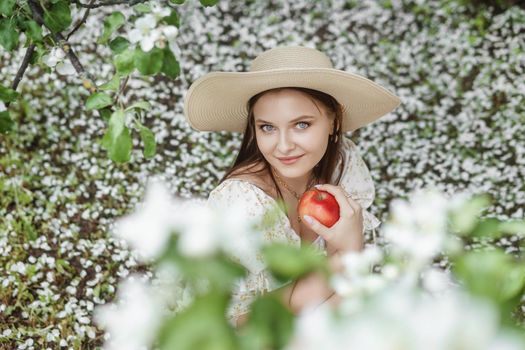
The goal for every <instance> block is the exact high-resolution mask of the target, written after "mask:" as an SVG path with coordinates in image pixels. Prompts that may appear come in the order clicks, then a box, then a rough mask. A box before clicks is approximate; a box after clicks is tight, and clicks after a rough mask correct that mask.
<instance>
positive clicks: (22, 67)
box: [5, 44, 35, 107]
mask: <svg viewBox="0 0 525 350" xmlns="http://www.w3.org/2000/svg"><path fill="white" fill-rule="evenodd" d="M33 52H35V44H31V45H29V46H28V47H27V50H26V53H25V55H24V59H23V60H22V64H21V65H20V68H18V71H17V72H16V75H15V80H13V84H11V89H13V90H15V91H16V89H17V88H18V84H19V83H20V81H21V80H22V78H23V77H24V73H25V71H26V69H27V66H29V60H30V59H31V56H32V55H33ZM9 104H11V102H7V103H6V104H5V106H6V107H9Z"/></svg>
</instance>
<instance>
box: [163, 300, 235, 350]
mask: <svg viewBox="0 0 525 350" xmlns="http://www.w3.org/2000/svg"><path fill="white" fill-rule="evenodd" d="M227 302H228V296H227V295H224V294H219V293H209V294H206V295H204V296H199V297H197V298H195V301H194V302H193V303H192V304H191V305H189V306H188V308H186V309H185V310H183V311H182V312H180V313H178V314H176V315H175V316H174V317H172V318H171V319H169V320H167V321H166V322H164V323H163V324H162V326H161V329H160V331H159V336H158V337H157V339H158V342H159V346H160V347H159V349H160V350H168V349H177V350H195V349H199V350H232V349H238V347H237V346H236V345H237V344H236V337H235V333H234V330H233V329H232V328H231V327H230V325H229V324H228V323H227V321H226V318H225V316H224V315H225V313H226V307H227ZM204 335H205V336H204Z"/></svg>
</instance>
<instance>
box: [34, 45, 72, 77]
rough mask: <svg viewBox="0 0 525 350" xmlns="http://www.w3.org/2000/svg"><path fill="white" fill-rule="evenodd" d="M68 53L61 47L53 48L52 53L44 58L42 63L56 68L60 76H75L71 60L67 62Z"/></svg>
mask: <svg viewBox="0 0 525 350" xmlns="http://www.w3.org/2000/svg"><path fill="white" fill-rule="evenodd" d="M65 58H66V53H65V52H64V50H62V48H60V47H56V46H55V47H53V48H52V49H51V51H50V52H49V53H47V54H45V55H44V56H42V61H43V62H44V63H45V64H46V65H48V66H49V67H51V68H55V69H56V71H57V72H58V73H59V74H62V75H70V74H74V73H75V72H76V71H75V67H73V65H72V64H71V62H70V61H69V60H66V59H65Z"/></svg>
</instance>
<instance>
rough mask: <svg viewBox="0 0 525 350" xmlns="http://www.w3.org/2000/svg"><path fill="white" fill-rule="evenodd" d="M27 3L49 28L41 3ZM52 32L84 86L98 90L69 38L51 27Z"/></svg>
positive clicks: (91, 89) (92, 90)
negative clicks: (82, 80) (68, 40)
mask: <svg viewBox="0 0 525 350" xmlns="http://www.w3.org/2000/svg"><path fill="white" fill-rule="evenodd" d="M27 3H28V4H29V7H30V8H31V12H32V13H33V18H34V19H35V20H36V22H37V23H38V24H40V25H43V26H45V27H46V28H47V29H49V28H48V27H47V26H46V25H45V23H44V19H43V12H44V11H43V9H42V7H40V4H38V3H37V2H36V1H35V0H28V1H27ZM49 31H50V32H51V35H52V36H53V39H55V41H56V42H58V43H59V45H60V47H61V48H62V50H64V52H65V53H66V55H67V57H68V58H69V61H70V62H71V64H72V65H73V67H74V68H75V71H76V72H77V74H78V75H80V77H82V78H83V79H84V83H83V85H84V87H86V88H87V89H88V90H90V91H91V92H94V91H96V89H97V88H96V84H95V83H94V82H95V79H93V78H92V77H91V75H90V74H89V73H88V72H86V70H85V69H84V67H83V66H82V63H80V60H79V59H78V57H77V55H75V53H74V52H73V49H71V45H70V44H69V43H68V42H67V40H66V39H65V38H64V36H63V35H62V34H61V33H54V32H53V31H52V30H51V29H49ZM86 80H87V81H86Z"/></svg>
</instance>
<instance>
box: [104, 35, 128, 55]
mask: <svg viewBox="0 0 525 350" xmlns="http://www.w3.org/2000/svg"><path fill="white" fill-rule="evenodd" d="M128 46H129V41H128V40H126V39H125V38H123V37H121V36H117V37H116V38H115V39H113V40H111V41H110V43H109V48H110V49H111V51H113V52H114V53H121V52H123V51H124V50H126V49H127V48H128Z"/></svg>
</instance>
